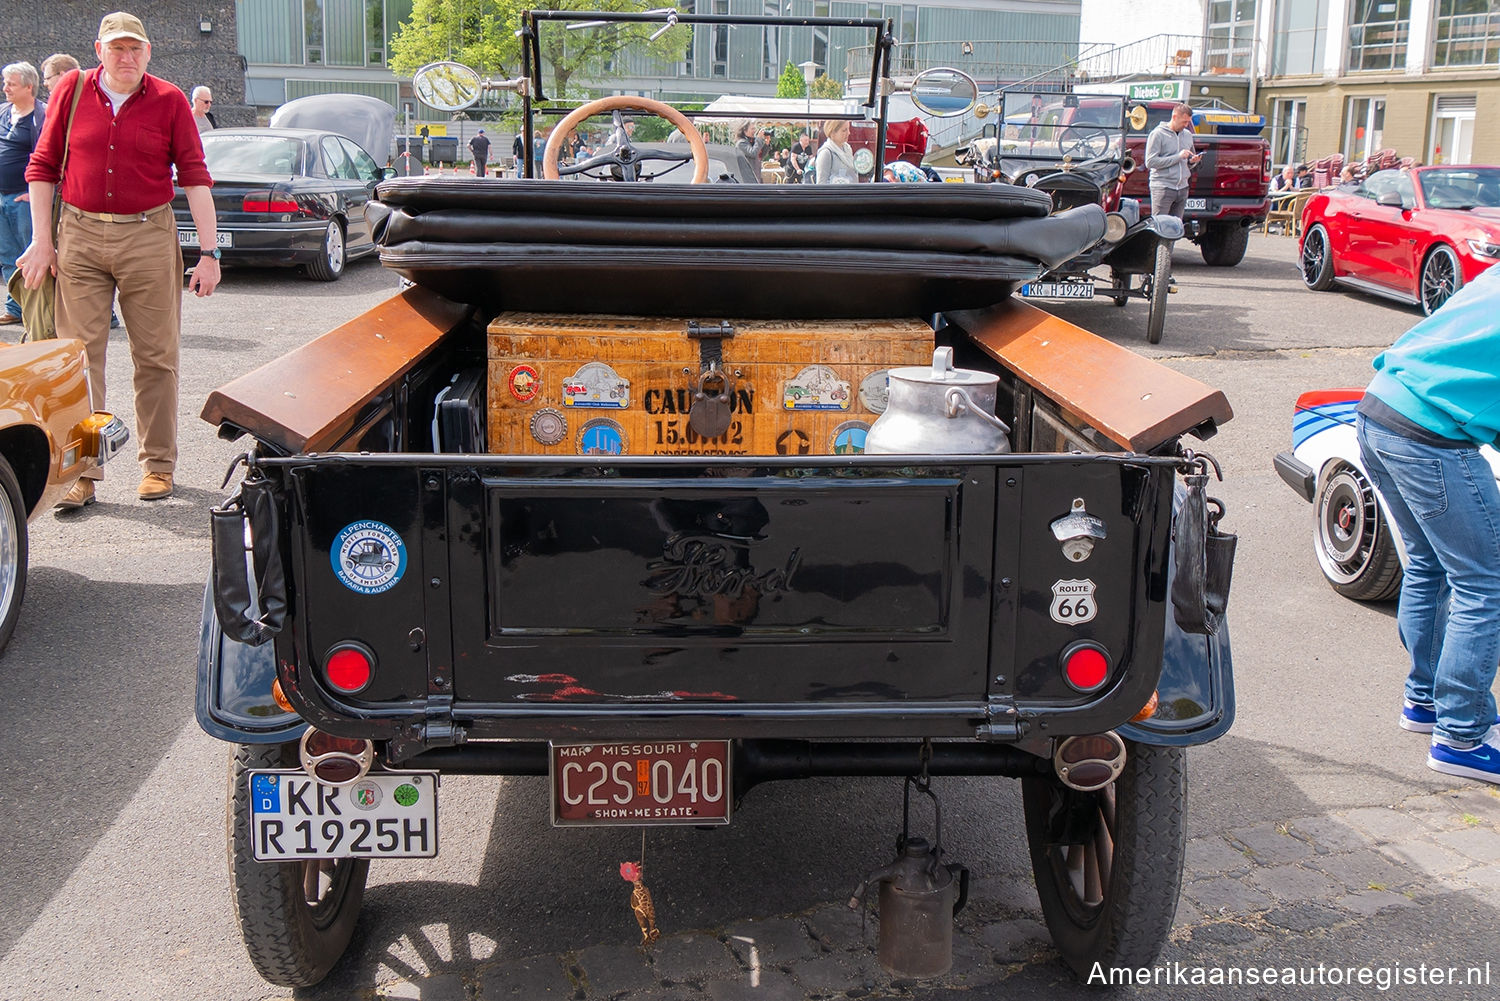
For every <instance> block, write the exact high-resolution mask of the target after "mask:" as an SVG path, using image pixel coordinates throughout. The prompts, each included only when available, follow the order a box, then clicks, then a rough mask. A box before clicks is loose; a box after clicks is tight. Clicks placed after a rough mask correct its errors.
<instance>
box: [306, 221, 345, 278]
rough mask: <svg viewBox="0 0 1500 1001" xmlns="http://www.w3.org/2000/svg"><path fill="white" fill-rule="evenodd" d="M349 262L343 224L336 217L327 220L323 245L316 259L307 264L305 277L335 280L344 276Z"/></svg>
mask: <svg viewBox="0 0 1500 1001" xmlns="http://www.w3.org/2000/svg"><path fill="white" fill-rule="evenodd" d="M348 264H349V246H348V244H347V243H346V242H345V240H344V226H343V224H342V223H340V222H339V221H338V220H337V219H330V220H328V228H327V229H325V230H324V231H323V246H322V248H320V250H319V251H318V259H317V260H315V261H312V262H311V263H309V264H308V265H307V277H309V278H311V279H312V280H313V281H315V282H336V281H338V280H339V279H340V278H342V277H344V268H345V267H347V266H348Z"/></svg>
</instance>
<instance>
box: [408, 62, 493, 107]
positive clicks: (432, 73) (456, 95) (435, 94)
mask: <svg viewBox="0 0 1500 1001" xmlns="http://www.w3.org/2000/svg"><path fill="white" fill-rule="evenodd" d="M411 89H412V92H413V93H415V94H416V95H417V100H419V101H421V102H422V103H423V104H425V105H427V106H428V107H429V108H433V109H435V110H437V111H449V112H452V111H463V110H464V109H465V108H471V107H473V106H474V104H475V102H477V101H478V100H479V95H480V93H481V92H482V91H483V90H484V83H483V81H481V80H480V79H479V74H478V73H476V72H475V71H474V70H471V69H469V67H467V66H465V65H464V64H463V63H448V62H443V63H428V64H427V65H426V66H423V67H422V68H421V69H419V70H417V71H416V72H415V73H413V74H412V75H411Z"/></svg>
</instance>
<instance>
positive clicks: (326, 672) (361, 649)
mask: <svg viewBox="0 0 1500 1001" xmlns="http://www.w3.org/2000/svg"><path fill="white" fill-rule="evenodd" d="M374 677H375V652H374V651H373V650H371V649H370V648H369V647H367V646H365V645H364V644H363V643H356V642H354V641H352V640H345V641H344V642H342V643H337V644H335V645H334V646H333V647H332V649H330V650H329V651H328V655H327V656H326V657H324V658H323V679H324V680H325V681H327V682H328V686H329V687H330V688H332V689H333V690H334V691H336V692H338V693H340V694H342V695H354V694H357V693H359V692H362V691H364V690H365V688H366V687H368V686H369V684H370V681H371V679H372V678H374Z"/></svg>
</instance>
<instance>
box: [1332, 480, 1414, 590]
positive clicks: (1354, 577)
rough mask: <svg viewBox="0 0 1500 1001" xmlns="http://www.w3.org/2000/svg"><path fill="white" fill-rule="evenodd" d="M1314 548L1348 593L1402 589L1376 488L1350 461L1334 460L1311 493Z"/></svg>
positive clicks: (1393, 544) (1338, 585)
mask: <svg viewBox="0 0 1500 1001" xmlns="http://www.w3.org/2000/svg"><path fill="white" fill-rule="evenodd" d="M1313 550H1314V552H1315V553H1316V554H1317V557H1318V568H1319V569H1320V570H1322V571H1323V576H1324V577H1325V578H1326V579H1327V581H1328V583H1329V585H1330V586H1331V587H1332V588H1333V589H1334V590H1335V591H1337V592H1338V593H1339V594H1342V595H1343V596H1344V597H1346V598H1352V599H1354V600H1355V601H1389V600H1390V599H1391V598H1394V597H1395V596H1396V595H1397V593H1398V592H1399V591H1400V590H1401V556H1400V554H1399V553H1398V552H1397V551H1396V540H1395V539H1393V538H1391V530H1390V527H1389V526H1388V525H1387V524H1386V521H1385V514H1384V513H1383V512H1382V511H1381V510H1380V502H1379V499H1378V498H1377V497H1376V496H1375V489H1374V487H1372V486H1371V485H1370V481H1369V480H1367V479H1365V476H1364V474H1363V473H1361V472H1360V471H1359V470H1358V469H1356V468H1355V467H1353V466H1351V465H1349V464H1348V463H1344V462H1338V463H1335V464H1334V465H1333V467H1332V468H1331V469H1330V470H1329V471H1328V475H1327V476H1324V477H1323V478H1322V482H1320V483H1319V484H1318V492H1317V493H1316V494H1315V495H1314V496H1313Z"/></svg>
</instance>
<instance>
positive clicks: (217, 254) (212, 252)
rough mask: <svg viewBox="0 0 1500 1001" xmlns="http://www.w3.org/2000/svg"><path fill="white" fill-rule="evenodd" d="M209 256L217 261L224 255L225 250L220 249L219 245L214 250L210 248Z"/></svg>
mask: <svg viewBox="0 0 1500 1001" xmlns="http://www.w3.org/2000/svg"><path fill="white" fill-rule="evenodd" d="M208 256H209V257H212V258H213V259H214V260H216V261H217V260H218V259H219V258H221V257H223V256H224V251H222V250H220V249H219V248H218V247H215V248H214V249H213V250H210V251H209V252H208Z"/></svg>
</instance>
